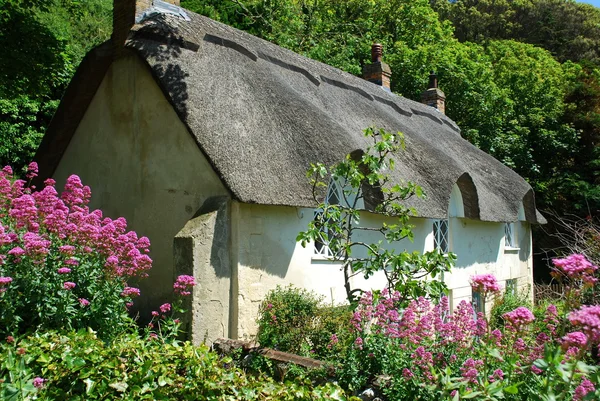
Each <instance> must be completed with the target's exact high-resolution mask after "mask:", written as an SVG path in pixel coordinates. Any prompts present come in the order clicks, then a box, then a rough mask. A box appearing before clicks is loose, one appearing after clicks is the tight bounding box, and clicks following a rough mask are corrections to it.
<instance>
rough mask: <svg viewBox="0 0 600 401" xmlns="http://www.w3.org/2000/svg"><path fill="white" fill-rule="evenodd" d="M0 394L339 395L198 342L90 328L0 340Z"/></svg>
mask: <svg viewBox="0 0 600 401" xmlns="http://www.w3.org/2000/svg"><path fill="white" fill-rule="evenodd" d="M0 379H1V380H0V398H2V399H3V400H15V401H16V400H33V399H38V400H47V401H50V400H74V401H76V400H86V401H87V400H107V399H125V400H195V399H206V400H346V399H349V398H348V397H346V396H345V394H344V391H343V390H342V389H341V388H340V387H338V386H336V385H334V384H331V383H325V384H323V385H319V386H313V385H311V383H310V382H307V381H306V380H299V381H294V382H285V383H276V382H274V381H273V380H272V379H269V378H268V377H265V376H262V375H259V376H255V375H250V374H246V373H244V372H243V371H242V370H240V369H238V368H236V367H235V366H234V365H233V363H232V360H231V359H230V358H220V357H219V356H218V355H217V354H215V353H213V352H211V351H209V349H208V347H206V346H204V345H202V346H199V347H195V346H193V345H192V344H190V343H189V342H185V343H181V342H178V341H174V340H169V339H164V338H162V337H156V338H153V337H140V336H138V335H137V334H127V333H122V334H119V335H118V336H117V337H116V338H115V339H114V340H113V341H110V342H108V343H106V342H104V341H101V340H100V339H99V338H98V337H97V336H96V334H95V333H94V332H93V331H85V330H80V331H78V332H73V331H71V332H53V331H50V332H45V333H43V332H38V333H35V334H32V335H30V336H28V337H23V338H17V339H14V338H11V339H9V342H2V343H0Z"/></svg>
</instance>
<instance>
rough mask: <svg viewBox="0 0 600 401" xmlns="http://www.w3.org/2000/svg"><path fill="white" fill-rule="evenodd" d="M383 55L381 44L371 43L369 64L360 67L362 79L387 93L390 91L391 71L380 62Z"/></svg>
mask: <svg viewBox="0 0 600 401" xmlns="http://www.w3.org/2000/svg"><path fill="white" fill-rule="evenodd" d="M382 55H383V46H382V45H381V43H373V45H372V46H371V61H372V63H371V64H365V65H363V67H362V76H363V79H365V80H367V81H369V82H373V83H374V84H375V85H379V86H381V87H382V88H383V89H385V90H386V91H388V92H391V89H390V77H391V76H392V70H391V69H390V66H389V65H387V64H386V63H384V62H383V61H381V58H382Z"/></svg>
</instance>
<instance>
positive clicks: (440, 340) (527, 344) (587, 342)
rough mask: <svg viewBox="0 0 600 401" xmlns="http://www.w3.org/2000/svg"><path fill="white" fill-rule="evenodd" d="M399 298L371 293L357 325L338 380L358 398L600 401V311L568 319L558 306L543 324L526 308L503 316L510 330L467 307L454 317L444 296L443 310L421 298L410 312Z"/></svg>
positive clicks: (545, 313) (362, 305)
mask: <svg viewBox="0 0 600 401" xmlns="http://www.w3.org/2000/svg"><path fill="white" fill-rule="evenodd" d="M473 289H474V290H475V291H476V290H478V288H477V287H474V288H473ZM400 299H401V295H400V294H398V293H388V292H387V291H383V292H382V293H381V294H380V295H377V294H371V293H366V294H364V295H363V297H362V299H361V301H360V303H359V306H358V308H357V310H356V312H355V314H354V317H353V324H354V327H355V340H354V346H353V347H351V348H350V349H349V351H348V353H347V354H346V355H345V357H344V361H343V363H341V365H340V369H339V377H340V382H341V383H342V384H343V385H344V386H347V387H348V388H349V389H350V390H353V391H359V390H361V389H363V388H365V387H366V386H370V385H372V383H373V382H377V383H378V385H379V387H380V388H381V392H382V394H383V395H385V396H386V397H388V399H393V400H414V399H422V400H439V399H449V400H450V399H452V400H461V399H471V398H472V399H486V400H499V399H503V400H553V399H567V398H569V399H570V398H572V397H573V399H576V400H580V399H584V396H586V393H589V394H587V396H586V397H587V398H585V399H596V398H594V397H597V396H598V395H600V391H598V390H597V389H598V386H599V385H600V375H599V372H598V368H597V366H596V365H595V363H594V361H593V358H594V357H595V355H594V354H595V353H594V354H592V352H593V350H594V348H593V347H594V346H595V345H596V344H597V343H598V341H600V307H599V306H592V307H587V309H586V307H583V308H581V309H579V310H571V312H570V313H569V315H568V318H569V320H570V321H569V320H567V316H565V315H559V314H558V311H557V309H556V308H555V307H554V306H553V305H551V306H549V307H548V308H547V310H546V311H542V312H541V314H542V316H543V317H542V318H541V319H542V321H540V322H539V323H536V322H535V316H534V314H533V313H532V312H531V311H530V310H529V309H528V308H526V307H523V306H519V307H517V308H515V309H514V310H512V311H509V312H506V313H504V314H503V315H502V318H503V320H504V325H503V327H502V328H500V329H494V330H492V327H490V326H489V324H488V322H487V320H486V319H485V316H484V315H483V314H481V313H479V314H477V318H474V315H475V314H474V312H473V309H472V307H471V305H470V304H468V303H466V302H464V301H462V302H461V303H460V304H459V305H458V306H457V308H456V309H455V311H454V312H453V313H450V311H449V307H448V299H447V298H446V297H443V298H442V299H441V301H440V303H439V304H437V305H434V304H432V303H431V302H430V301H428V300H426V299H425V298H420V299H419V300H416V301H413V302H411V303H410V304H409V305H408V307H406V308H405V309H401V308H399V307H398V305H399V303H398V301H399V300H400ZM538 314H539V312H538ZM597 315H598V316H597ZM584 322H585V323H584Z"/></svg>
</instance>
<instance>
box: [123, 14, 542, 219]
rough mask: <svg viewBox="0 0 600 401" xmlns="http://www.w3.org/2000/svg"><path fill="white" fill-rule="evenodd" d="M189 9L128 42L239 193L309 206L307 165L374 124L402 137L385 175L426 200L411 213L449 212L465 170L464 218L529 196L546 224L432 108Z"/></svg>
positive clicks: (520, 189)
mask: <svg viewBox="0 0 600 401" xmlns="http://www.w3.org/2000/svg"><path fill="white" fill-rule="evenodd" d="M188 16H189V17H190V19H191V21H184V20H181V19H177V18H176V17H173V16H168V15H159V16H154V17H152V18H150V19H147V20H145V21H143V22H142V23H141V24H140V25H136V26H135V27H134V28H133V30H132V31H131V33H130V36H129V40H128V42H127V47H129V48H130V49H132V50H134V51H135V52H136V53H137V54H138V55H139V56H140V57H141V58H142V59H143V60H144V61H145V63H146V64H147V65H148V66H149V68H150V69H151V71H152V73H153V76H154V77H155V78H156V81H157V83H158V84H159V86H160V87H161V88H162V89H163V92H164V93H165V95H166V96H167V98H168V99H169V101H170V102H171V104H172V105H173V107H174V109H175V111H176V112H177V113H178V115H179V116H180V118H181V119H182V121H183V122H184V124H185V125H186V126H187V127H188V129H189V131H190V133H191V134H192V135H193V136H194V138H195V139H196V142H197V143H198V146H199V147H200V149H201V150H202V151H203V153H204V154H205V155H206V157H207V158H208V159H209V161H210V162H211V164H212V165H213V167H214V168H215V171H216V172H217V174H219V175H220V177H221V179H222V180H223V182H224V183H225V185H226V186H227V187H228V188H229V189H230V190H231V193H232V195H233V196H234V197H235V198H236V199H238V200H239V201H241V202H246V203H259V204H266V205H286V206H297V207H312V206H314V202H313V200H312V192H311V187H310V185H309V183H308V181H307V179H306V176H305V171H306V170H307V168H308V166H309V164H310V163H312V162H323V163H326V164H333V163H335V162H337V161H339V160H341V159H342V158H343V157H344V156H345V155H346V154H348V153H351V152H353V151H355V150H357V149H364V148H365V147H366V146H367V145H368V142H367V140H366V139H365V138H364V137H363V135H362V130H363V129H364V128H366V127H367V126H370V125H374V126H377V127H383V128H385V129H387V130H390V131H394V132H395V131H401V132H403V133H404V135H405V139H406V149H407V150H406V152H402V153H399V154H397V155H395V156H394V157H395V159H396V166H397V168H396V169H395V170H393V171H391V172H390V175H391V176H392V179H393V181H395V182H402V181H409V180H410V181H413V182H415V183H417V184H419V185H421V186H422V187H423V189H424V190H425V192H426V194H427V195H428V196H427V198H426V199H411V200H410V201H409V202H408V203H409V205H410V206H414V207H415V208H416V210H417V212H418V213H419V215H420V216H423V217H430V218H444V217H445V216H447V212H448V204H449V199H450V193H451V190H452V187H453V185H454V184H455V183H457V182H458V180H459V178H460V177H462V176H464V174H467V175H468V177H470V182H472V185H473V186H474V187H475V188H476V190H475V191H472V192H473V193H476V196H474V195H473V193H471V194H470V195H469V196H465V197H466V198H468V199H470V201H471V202H474V201H476V202H478V205H470V210H472V212H471V213H470V216H469V217H471V218H479V219H480V220H484V221H498V222H500V221H516V220H517V219H518V211H519V208H520V206H521V205H522V204H523V200H524V199H526V200H527V203H528V205H526V206H525V209H526V211H527V213H526V218H527V220H528V221H530V222H532V223H539V222H544V219H543V217H542V216H541V215H540V214H539V212H537V211H535V204H534V203H533V205H532V204H531V202H532V199H533V198H532V196H531V195H527V194H528V193H529V191H531V187H530V186H529V185H528V184H527V183H526V182H525V180H524V179H523V178H521V177H520V176H519V175H518V174H516V173H515V172H513V171H512V170H511V169H509V168H508V167H506V166H504V165H503V164H502V163H500V162H499V161H497V160H496V159H494V158H493V157H491V156H490V155H488V154H486V153H484V152H482V151H481V150H479V149H477V148H476V147H475V146H473V145H471V144H470V143H469V142H467V141H466V140H465V139H463V138H461V136H460V129H459V127H458V126H457V125H456V124H455V123H454V122H453V121H452V120H450V119H449V118H448V117H447V116H445V115H443V114H442V113H439V112H438V111H437V110H435V109H433V108H431V107H428V106H426V105H423V104H421V103H418V102H414V101H411V100H409V99H406V98H403V97H400V96H396V95H394V94H391V93H389V92H387V91H384V90H383V89H382V88H381V87H378V86H376V85H374V84H372V83H370V82H367V81H365V80H362V79H360V78H358V77H355V76H353V75H351V74H348V73H345V72H342V71H340V70H339V69H336V68H334V67H331V66H328V65H325V64H323V63H320V62H317V61H314V60H311V59H308V58H306V57H303V56H301V55H298V54H296V53H294V52H291V51H289V50H286V49H283V48H281V47H279V46H276V45H274V44H272V43H269V42H267V41H264V40H262V39H259V38H257V37H254V36H252V35H250V34H247V33H245V32H242V31H239V30H237V29H234V28H231V27H229V26H226V25H224V24H221V23H218V22H215V21H213V20H210V19H209V18H206V17H203V16H200V15H197V14H194V13H192V12H188ZM397 73H401V72H397ZM463 186H464V185H463ZM469 188H470V187H469ZM466 195H468V194H466ZM532 207H533V210H531V208H532Z"/></svg>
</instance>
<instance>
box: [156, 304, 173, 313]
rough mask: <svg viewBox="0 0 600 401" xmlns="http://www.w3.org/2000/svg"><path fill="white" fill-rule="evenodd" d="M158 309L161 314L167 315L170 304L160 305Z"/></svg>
mask: <svg viewBox="0 0 600 401" xmlns="http://www.w3.org/2000/svg"><path fill="white" fill-rule="evenodd" d="M159 309H160V311H161V312H162V313H167V312H169V311H170V310H171V304H169V303H166V304H162V305H161V306H160V307H159Z"/></svg>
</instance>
